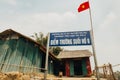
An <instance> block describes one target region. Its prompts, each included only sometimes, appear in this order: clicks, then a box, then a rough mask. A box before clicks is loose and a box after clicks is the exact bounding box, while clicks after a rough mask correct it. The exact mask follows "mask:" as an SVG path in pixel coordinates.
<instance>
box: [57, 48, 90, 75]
mask: <svg viewBox="0 0 120 80" xmlns="http://www.w3.org/2000/svg"><path fill="white" fill-rule="evenodd" d="M90 56H92V53H91V52H90V51H88V50H73V51H68V50H67V51H62V52H60V54H59V55H58V56H57V58H59V59H61V65H60V71H61V72H63V75H64V76H68V77H69V76H90V75H91V73H92V72H91V65H90V59H89V57H90Z"/></svg>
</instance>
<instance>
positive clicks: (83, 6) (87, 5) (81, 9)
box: [78, 1, 90, 12]
mask: <svg viewBox="0 0 120 80" xmlns="http://www.w3.org/2000/svg"><path fill="white" fill-rule="evenodd" d="M89 7H90V6H89V2H88V1H87V2H84V3H82V4H80V6H79V7H78V12H81V11H84V10H86V9H88V8H89Z"/></svg>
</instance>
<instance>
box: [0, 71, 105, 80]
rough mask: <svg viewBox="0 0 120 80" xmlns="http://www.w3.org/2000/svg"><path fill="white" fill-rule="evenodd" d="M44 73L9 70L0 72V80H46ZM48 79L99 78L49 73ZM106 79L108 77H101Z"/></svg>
mask: <svg viewBox="0 0 120 80" xmlns="http://www.w3.org/2000/svg"><path fill="white" fill-rule="evenodd" d="M43 78H44V74H43V73H40V74H38V73H26V74H24V73H20V72H7V73H0V80H44V79H43ZM47 80H97V79H96V78H73V77H69V78H68V77H61V78H60V77H56V76H54V75H47ZM100 80H106V79H100Z"/></svg>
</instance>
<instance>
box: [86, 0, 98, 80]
mask: <svg viewBox="0 0 120 80" xmlns="http://www.w3.org/2000/svg"><path fill="white" fill-rule="evenodd" d="M88 2H89V0H88ZM89 14H90V25H91V33H90V34H91V40H92V50H93V57H94V63H95V69H96V77H97V80H100V76H99V68H98V63H97V57H96V51H95V42H94V34H93V33H94V32H93V24H92V15H91V8H90V6H89Z"/></svg>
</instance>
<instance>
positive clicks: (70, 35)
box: [49, 31, 91, 46]
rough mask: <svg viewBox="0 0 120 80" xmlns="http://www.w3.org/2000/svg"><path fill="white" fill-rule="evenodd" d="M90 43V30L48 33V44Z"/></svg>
mask: <svg viewBox="0 0 120 80" xmlns="http://www.w3.org/2000/svg"><path fill="white" fill-rule="evenodd" d="M75 45H81V46H82V45H91V38H90V31H75V32H55V33H50V42H49V46H75Z"/></svg>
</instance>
